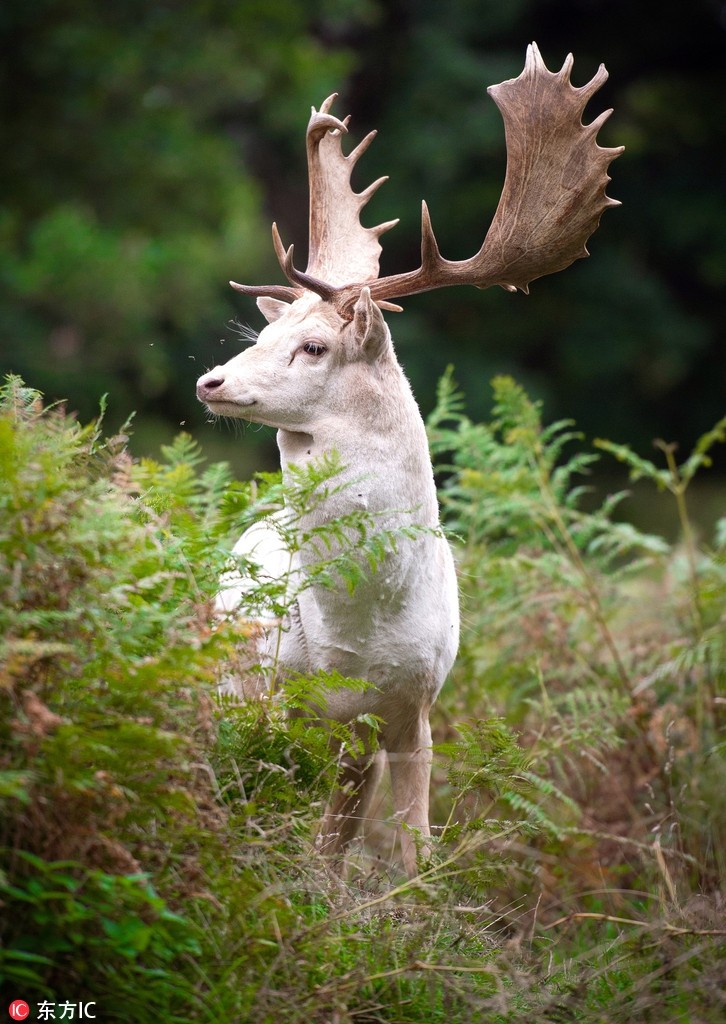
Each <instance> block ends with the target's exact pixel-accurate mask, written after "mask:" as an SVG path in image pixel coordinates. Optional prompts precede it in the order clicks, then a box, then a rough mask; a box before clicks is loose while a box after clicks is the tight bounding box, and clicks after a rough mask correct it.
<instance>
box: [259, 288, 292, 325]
mask: <svg viewBox="0 0 726 1024" xmlns="http://www.w3.org/2000/svg"><path fill="white" fill-rule="evenodd" d="M257 308H258V309H259V311H260V312H261V313H262V315H263V316H264V318H265V320H267V322H268V324H274V322H275V320H279V319H280V317H281V316H283V314H285V313H287V311H288V309H289V308H290V303H289V302H283V301H282V299H272V298H270V297H269V296H268V295H260V297H259V298H258V300H257Z"/></svg>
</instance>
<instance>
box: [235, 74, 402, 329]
mask: <svg viewBox="0 0 726 1024" xmlns="http://www.w3.org/2000/svg"><path fill="white" fill-rule="evenodd" d="M336 98H337V93H333V94H332V96H328V98H327V99H326V100H325V101H324V103H323V104H322V106H321V107H320V110H319V111H318V110H316V109H315V107H313V108H312V112H311V115H310V120H309V122H308V127H307V135H306V142H307V155H308V179H309V185H310V247H309V254H308V265H307V270H306V271H305V273H304V274H303V273H301V272H300V271H298V270H296V269H295V266H294V263H293V247H292V246H290V248H289V249H287V250H285V247H284V246H283V244H282V240H281V239H280V234H279V232H278V230H277V226H276V225H275V224H273V225H272V238H273V244H274V246H275V251H276V253H277V257H278V260H279V262H280V266H281V267H282V269H283V271H284V272H285V276H286V277H287V279H288V280H289V281H290V283H291V284H292V285H293V288H285V286H280V285H273V286H272V287H271V288H262V289H260V288H256V287H254V286H249V285H238V284H235V283H234V282H231V283H232V285H233V287H234V288H237V289H238V290H239V291H243V292H245V293H247V294H248V295H249V294H253V295H255V294H264V295H271V294H274V296H275V297H276V298H282V299H290V298H298V297H300V296H301V295H302V294H304V292H305V291H306V290H308V291H313V292H317V294H318V295H320V296H321V297H322V298H323V299H328V300H330V299H332V298H333V297H334V296H335V295H336V294H337V292H338V290H339V288H340V286H341V285H344V284H345V283H346V282H348V281H351V280H363V281H369V280H375V279H376V278H377V277H378V261H379V258H380V254H381V244H380V241H379V239H380V236H381V235H382V234H383V233H384V231H388V230H389V229H390V228H392V227H394V226H395V225H396V224H398V220H391V221H387V222H386V223H384V224H378V225H377V226H376V227H373V228H366V227H363V225H362V224H361V222H360V214H361V211H362V210H363V208H364V207H365V205H366V204H367V203H368V200H369V199H370V198H371V196H372V195H373V194H374V193H375V192H376V191H377V189H378V188H380V186H381V185H382V184H383V183H384V182H385V181H387V180H388V178H387V177H382V178H378V179H377V180H376V181H374V182H372V184H370V185H369V186H368V187H367V188H366V189H364V190H363V192H360V193H357V192H354V191H353V189H352V186H351V183H350V179H351V175H352V173H353V168H354V167H355V165H356V163H357V162H358V160H359V159H360V157H361V156H362V155H363V154H364V153H365V151H366V150H367V149H368V147H369V146H370V144H371V142H372V141H373V139H374V138H375V137H376V132H374V131H373V132H370V133H369V134H368V135H366V137H365V138H364V139H363V140H362V142H360V143H359V144H358V145H357V146H356V147H355V149H354V150H353V151H352V152H351V153H349V154H348V155H347V156H345V155H344V153H343V150H342V146H341V141H342V138H343V135H345V134H347V132H348V121H349V120H350V117H346V118H345V120H344V121H340V120H338V118H337V117H333V115H332V114H330V112H329V111H330V108H331V106H332V105H333V102H334V100H335V99H336ZM273 289H274V292H273ZM283 292H284V294H283ZM384 305H386V306H388V307H389V308H391V304H390V303H385V304H384ZM393 308H395V309H398V306H395V307H393Z"/></svg>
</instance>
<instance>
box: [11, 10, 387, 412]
mask: <svg viewBox="0 0 726 1024" xmlns="http://www.w3.org/2000/svg"><path fill="white" fill-rule="evenodd" d="M335 6H336V5H335V4H330V3H328V2H327V0H313V2H310V0H306V2H303V0H275V2H274V3H268V2H262V0H259V2H257V0H234V2H233V0H204V2H201V0H199V2H192V3H186V2H178V0H158V2H152V3H148V2H146V0H123V2H121V3H118V4H114V5H110V6H109V5H99V4H95V3H91V2H87V0H38V3H34V4H30V5H29V4H27V3H25V2H24V0H8V2H7V3H6V4H4V5H3V8H2V12H0V26H1V29H2V35H3V37H4V51H5V60H4V62H3V64H2V71H0V74H2V79H3V81H2V97H3V99H2V114H1V118H2V127H3V134H4V137H5V138H6V140H10V141H9V142H6V146H5V152H4V159H3V164H2V168H0V238H1V239H2V254H1V255H0V275H1V278H2V281H3V284H4V288H3V293H2V299H0V334H1V337H2V359H1V360H0V362H1V363H2V370H3V371H5V372H6V371H7V370H13V371H15V372H18V373H21V374H22V375H23V376H24V377H26V379H27V380H28V381H32V383H33V385H34V386H36V387H38V388H40V389H41V390H43V391H44V392H46V393H47V394H48V395H49V396H50V397H68V398H69V399H70V400H71V402H72V405H73V407H74V408H78V409H79V410H80V412H81V413H82V415H83V416H88V415H89V414H90V413H91V412H92V410H93V409H95V408H96V406H97V403H98V398H99V396H100V395H101V394H102V393H103V392H108V393H109V396H110V410H111V411H110V415H112V416H117V417H125V416H126V415H127V414H128V413H129V411H130V410H132V409H138V410H139V411H140V412H141V413H145V414H147V415H149V414H152V415H156V416H157V417H159V418H166V419H168V420H170V421H171V422H172V423H176V425H177V426H178V423H179V421H180V420H185V419H187V417H189V416H190V414H191V415H192V416H193V413H194V412H195V410H194V405H195V403H194V397H193V384H194V380H195V378H196V376H197V375H198V372H199V370H200V366H199V360H201V359H202V358H203V359H204V360H205V361H206V363H207V364H212V363H213V362H214V361H216V358H217V357H216V354H215V353H214V352H213V349H212V345H211V343H210V338H211V337H212V335H213V334H216V337H215V339H214V340H215V341H216V339H217V338H218V337H219V332H220V331H221V330H223V328H224V325H225V322H226V321H228V320H229V318H230V317H231V316H232V315H233V314H234V309H235V307H234V304H233V294H232V293H231V292H230V290H229V286H228V285H227V281H228V280H229V278H230V276H232V270H233V268H234V274H235V275H238V276H241V277H242V278H246V277H250V278H254V277H255V276H257V275H258V274H259V273H261V272H262V270H261V268H264V270H265V272H267V273H273V272H274V270H273V268H272V266H271V264H272V262H273V257H272V253H271V250H270V249H269V245H268V238H269V225H268V223H267V218H266V217H265V218H264V219H261V216H260V204H261V196H260V188H259V186H258V184H257V182H256V181H255V178H254V176H253V174H252V173H251V171H250V169H249V165H250V164H252V163H253V161H249V164H248V162H247V161H246V160H245V159H244V157H245V155H246V153H247V150H248V148H249V145H250V142H251V141H252V139H251V138H247V137H246V133H247V130H248V129H247V126H248V125H249V127H250V131H251V130H252V129H254V133H259V132H260V131H261V124H262V122H263V121H264V127H265V131H266V133H267V135H268V137H273V138H275V137H277V138H279V137H281V136H282V137H285V138H287V136H288V134H291V126H292V125H293V124H294V127H295V130H296V136H297V135H298V134H299V122H300V120H301V118H304V116H305V105H304V103H303V104H301V103H300V97H301V96H305V95H308V94H309V92H310V91H312V92H313V94H314V95H325V94H326V92H330V91H332V89H333V86H334V84H335V83H336V82H338V81H341V80H344V79H345V76H346V74H347V73H348V71H349V69H350V66H351V56H350V54H349V53H346V52H345V50H344V49H342V48H331V47H328V46H326V45H324V44H323V43H321V42H320V41H319V40H318V39H317V38H316V36H315V33H314V32H313V26H314V24H315V23H316V21H317V19H319V18H321V17H323V16H324V15H325V13H326V11H327V10H328V9H329V8H331V7H332V8H334V7H335ZM343 6H344V7H345V11H344V12H343V13H342V14H341V17H343V19H344V20H346V19H348V20H356V19H358V20H360V19H364V18H367V17H369V16H370V13H371V9H370V8H369V5H368V4H367V2H366V0H350V2H349V3H346V4H345V5H343ZM301 107H302V114H301ZM229 340H230V339H229V338H227V341H229ZM233 351H234V349H233V348H231V346H230V351H229V352H228V354H227V355H225V356H224V357H223V359H226V358H228V357H229V355H231V354H232V352H233ZM192 359H194V360H195V362H191V360H192ZM223 359H222V361H223ZM199 416H201V413H199ZM142 428H143V421H142Z"/></svg>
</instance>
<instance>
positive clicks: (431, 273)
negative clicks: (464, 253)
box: [234, 43, 623, 317]
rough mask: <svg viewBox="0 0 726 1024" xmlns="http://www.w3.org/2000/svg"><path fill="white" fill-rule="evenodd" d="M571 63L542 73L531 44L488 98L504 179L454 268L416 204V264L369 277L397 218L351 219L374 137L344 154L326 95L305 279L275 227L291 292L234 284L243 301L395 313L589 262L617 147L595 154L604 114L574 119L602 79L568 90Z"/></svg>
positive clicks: (314, 122)
mask: <svg viewBox="0 0 726 1024" xmlns="http://www.w3.org/2000/svg"><path fill="white" fill-rule="evenodd" d="M572 64H573V58H572V55H571V54H570V55H568V57H567V59H566V60H565V63H564V64H563V66H562V68H561V70H560V71H559V72H557V73H556V74H555V73H552V72H550V71H548V69H547V68H546V66H545V64H544V62H543V60H542V57H541V56H540V52H539V50H538V49H537V45H536V44H535V43H532V44H531V45H530V46H529V47H528V48H527V58H526V62H525V66H524V70H523V72H522V74H521V75H520V76H519V78H515V79H510V80H508V81H506V82H502V83H501V84H500V85H494V86H491V87H490V88H489V89H488V92H489V95H490V96H491V97H492V98H493V99H494V102H495V103H496V104H497V106H498V107H499V109H500V111H501V113H502V117H503V119H504V128H505V134H506V142H507V173H506V178H505V182H504V189H503V191H502V196H501V199H500V201H499V206H498V207H497V211H496V214H495V215H494V220H493V221H492V224H491V226H490V228H489V231H488V233H487V236H486V238H485V240H484V244H483V245H482V247H481V249H480V250H479V252H478V253H477V254H476V255H475V256H472V257H471V258H470V259H467V260H458V261H451V260H447V259H444V258H443V257H442V256H441V254H440V252H439V247H438V245H437V242H436V238H435V236H434V232H433V229H432V227H431V220H430V217H429V213H428V208H427V206H426V203H425V202H424V203H423V206H422V226H421V266H420V267H419V268H418V270H414V271H410V272H408V273H404V274H395V275H393V276H391V277H384V278H378V257H379V253H380V244H379V242H378V238H379V236H380V235H381V234H382V233H383V232H384V231H386V230H387V229H388V228H390V227H393V225H394V224H395V223H396V221H391V222H388V223H386V224H382V225H379V226H378V227H377V228H364V227H362V225H361V224H360V220H359V214H360V211H361V209H362V208H363V206H364V205H365V203H366V202H367V201H368V199H369V198H370V196H371V195H372V194H373V192H374V191H375V189H376V188H378V186H379V185H380V184H382V182H383V181H385V179H384V178H381V179H379V180H378V181H376V182H374V183H373V184H372V185H371V186H369V188H368V189H366V190H365V191H364V192H363V193H361V194H360V195H356V193H354V192H353V191H352V189H351V188H350V171H351V170H352V167H353V165H354V164H355V162H356V161H357V159H358V157H359V156H360V155H361V153H362V152H364V151H365V149H367V148H368V145H369V144H370V142H371V140H372V138H373V134H374V133H371V134H370V135H368V136H367V137H366V138H365V139H364V140H363V142H362V143H361V144H360V145H359V146H358V147H357V148H356V149H355V150H354V151H353V152H352V153H351V154H350V156H348V157H344V156H343V154H342V151H341V149H340V137H341V132H344V131H346V130H347V128H346V125H347V119H346V121H345V122H340V121H337V119H336V118H334V117H332V116H331V115H330V114H329V113H328V110H329V108H330V104H331V103H332V100H333V99H334V97H330V98H329V99H328V100H326V101H325V104H323V107H322V108H321V111H320V113H319V114H316V113H315V112H313V116H312V118H311V120H310V124H309V125H308V165H309V168H310V194H311V206H310V260H309V263H308V268H307V271H306V272H305V273H304V274H303V273H300V272H299V271H298V270H296V269H295V266H294V263H293V248H292V246H291V247H290V248H289V249H288V250H287V251H285V249H284V246H283V245H282V242H281V241H280V237H279V234H278V232H277V228H276V227H275V226H274V225H273V238H274V241H275V248H276V251H277V254H278V258H279V260H280V264H281V266H282V268H283V270H284V272H285V274H286V276H287V278H288V280H289V281H290V283H291V284H292V285H293V287H292V288H284V287H281V286H275V285H272V286H270V287H267V288H255V287H250V286H247V285H234V287H235V288H238V289H239V290H240V291H244V292H246V293H247V294H253V295H273V296H276V297H278V298H285V299H291V298H293V297H295V298H297V297H299V296H300V295H302V294H304V292H305V291H306V290H308V291H313V292H316V293H317V294H318V295H320V296H321V297H322V298H323V299H325V300H326V301H328V302H331V303H333V304H334V305H335V307H336V308H337V309H338V311H339V312H340V313H341V314H342V315H343V316H346V317H347V316H350V311H351V309H352V306H353V305H354V304H355V302H356V301H357V299H358V297H359V295H360V293H361V289H362V288H363V287H364V286H368V287H369V288H370V292H371V298H372V299H373V300H374V302H376V303H378V305H379V306H382V307H384V308H388V309H398V308H400V307H397V306H395V305H393V304H392V303H390V302H389V301H388V300H390V299H393V298H402V297H403V296H405V295H413V294H416V293H418V292H425V291H431V290H432V289H435V288H444V287H448V286H449V285H457V284H470V285H474V286H475V287H477V288H489V287H490V286H491V285H494V284H498V285H500V286H501V287H503V288H506V289H507V290H508V291H516V289H517V288H519V289H520V290H521V291H524V292H527V291H528V288H529V283H530V282H531V281H533V280H535V278H538V277H543V276H544V275H545V274H553V273H555V272H556V271H558V270H564V268H565V267H568V266H569V265H570V264H571V263H573V262H574V261H575V260H576V259H579V258H581V257H583V256H587V255H588V252H587V248H586V242H587V239H588V238H589V236H590V235H591V234H592V233H593V231H595V229H596V228H597V226H598V224H599V222H600V217H601V216H602V214H603V212H604V211H605V210H606V209H607V208H608V207H610V206H619V205H620V204H619V203H618V201H617V200H615V199H610V198H609V196H607V195H606V194H605V189H606V187H607V184H608V182H609V181H610V178H609V176H608V173H607V169H608V165H609V164H610V162H611V161H612V160H613V159H615V157H617V156H619V155H620V154H621V153H622V151H623V147H622V146H620V147H618V148H616V149H603V148H601V147H600V146H598V144H597V141H596V135H597V133H598V131H599V130H600V128H601V126H602V125H603V124H604V122H605V121H606V120H607V118H608V117H609V116H610V114H611V113H612V111H611V110H606V111H605V112H604V113H602V114H600V116H599V117H597V118H596V119H595V120H594V121H593V122H592V123H591V124H589V125H583V124H582V121H581V117H582V113H583V110H584V109H585V106H586V104H587V102H588V100H589V99H590V97H591V96H592V95H593V94H594V93H595V92H597V90H598V89H599V88H600V87H601V86H602V85H603V83H604V82H605V81H606V80H607V77H608V74H607V71H606V70H605V67H604V66H603V65H602V64H601V65H600V67H599V69H598V71H597V73H596V74H595V76H594V78H593V79H592V80H591V81H590V82H588V84H587V85H584V86H582V87H581V88H579V89H577V88H575V87H574V86H573V85H572V84H571V82H570V71H571V70H572ZM330 129H332V131H331V130H330ZM333 140H334V141H333ZM313 193H315V194H313ZM359 268H360V270H362V271H363V272H362V273H359V272H358V271H359ZM346 282H347V283H346ZM283 292H284V294H283Z"/></svg>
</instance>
